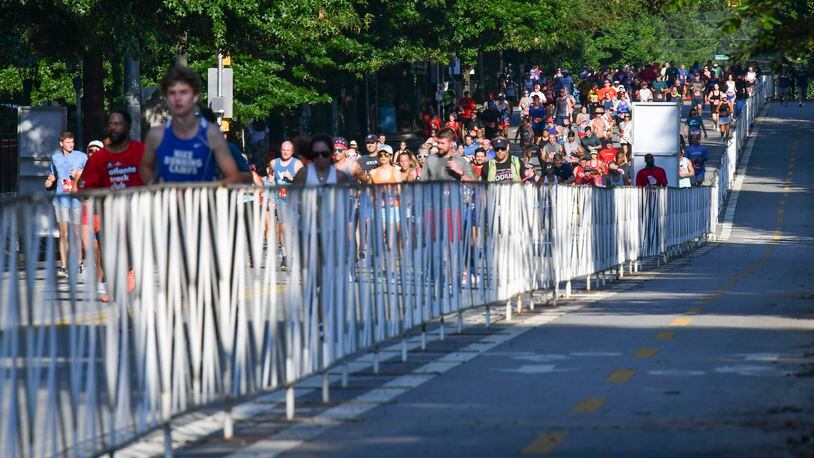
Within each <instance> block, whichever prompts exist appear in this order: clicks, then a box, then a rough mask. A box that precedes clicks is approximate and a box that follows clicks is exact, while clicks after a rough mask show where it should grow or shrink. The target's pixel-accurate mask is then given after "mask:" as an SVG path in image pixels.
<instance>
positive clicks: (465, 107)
mask: <svg viewBox="0 0 814 458" xmlns="http://www.w3.org/2000/svg"><path fill="white" fill-rule="evenodd" d="M459 105H461V111H462V113H461V117H462V118H464V119H472V111H474V110H475V99H473V98H472V97H464V98H462V99H461V101H460V102H459Z"/></svg>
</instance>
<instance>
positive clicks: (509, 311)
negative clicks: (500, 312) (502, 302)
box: [506, 298, 512, 321]
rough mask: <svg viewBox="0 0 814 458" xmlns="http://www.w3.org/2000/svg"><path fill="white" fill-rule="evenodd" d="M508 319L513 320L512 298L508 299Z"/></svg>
mask: <svg viewBox="0 0 814 458" xmlns="http://www.w3.org/2000/svg"><path fill="white" fill-rule="evenodd" d="M506 321H512V299H511V298H509V300H508V301H506Z"/></svg>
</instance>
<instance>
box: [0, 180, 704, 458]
mask: <svg viewBox="0 0 814 458" xmlns="http://www.w3.org/2000/svg"><path fill="white" fill-rule="evenodd" d="M714 191H715V189H714V188H711V187H702V188H693V189H666V188H663V189H641V188H632V187H622V188H613V189H598V188H591V187H578V186H553V187H552V186H535V185H529V184H513V185H485V184H469V183H428V184H409V185H378V186H366V187H342V186H337V187H321V188H294V187H290V188H288V192H287V195H286V196H285V197H283V196H282V193H279V194H278V190H276V189H275V188H266V189H264V188H228V189H227V188H222V187H221V188H218V187H213V186H186V187H156V188H145V189H134V190H126V191H124V192H118V193H92V194H87V195H84V196H82V197H83V198H85V199H86V208H87V220H88V221H89V222H92V221H93V219H94V217H95V216H97V215H98V216H99V220H100V221H99V226H100V227H99V232H98V233H97V234H95V240H96V242H98V247H99V252H100V255H101V259H102V266H103V268H104V269H103V271H104V281H105V283H106V285H107V293H108V296H109V302H101V301H100V300H99V299H100V297H99V294H98V292H97V285H96V272H97V268H96V266H95V265H94V264H95V259H96V258H95V252H96V249H95V248H94V247H95V243H94V231H93V230H92V228H93V224H92V223H89V224H87V225H86V226H83V230H84V231H85V232H84V236H85V237H84V238H85V239H86V241H87V243H86V244H85V251H84V260H85V261H84V275H83V276H80V274H79V269H78V265H79V252H80V250H79V248H78V245H79V241H76V243H75V244H74V249H73V250H72V253H71V256H70V262H69V267H70V268H69V275H70V278H69V279H68V280H66V279H58V278H57V276H56V270H55V266H56V265H57V248H56V242H55V240H54V239H53V238H51V237H50V236H43V235H41V234H49V233H51V232H52V231H53V229H54V227H55V222H54V218H53V208H52V205H51V202H50V200H49V199H46V198H35V197H30V198H18V199H16V200H9V201H3V202H2V203H1V204H0V205H1V206H0V216H1V218H0V247H2V250H0V408H1V409H2V412H4V421H3V422H0V449H2V453H3V456H34V455H36V456H52V455H72V456H80V455H81V456H85V455H93V454H99V453H105V452H107V451H111V450H115V449H117V448H119V447H121V446H122V445H123V444H126V443H128V442H129V441H132V440H134V439H136V438H138V437H140V436H141V435H143V434H145V433H147V432H150V431H153V430H156V429H158V428H162V427H164V428H168V425H169V422H170V421H171V420H172V419H173V418H174V417H176V416H178V415H180V414H184V413H187V412H189V411H190V410H192V409H196V408H199V407H202V406H223V408H224V409H225V410H226V411H227V412H228V411H229V406H230V405H231V404H232V403H233V402H235V401H236V400H238V399H241V398H245V397H248V396H252V395H256V394H259V393H264V392H269V391H271V390H275V389H280V388H285V389H287V390H289V394H290V396H289V401H291V402H290V403H289V409H288V415H289V416H293V415H294V411H293V399H294V397H293V385H294V384H295V383H296V382H297V381H299V380H302V379H303V378H304V377H308V376H311V375H315V374H327V371H328V370H329V368H331V367H334V366H336V365H338V364H343V361H345V360H346V359H347V358H348V357H349V356H350V355H352V354H354V353H358V352H360V351H368V350H371V349H372V350H374V351H375V349H376V348H377V347H378V346H379V345H381V344H382V343H383V342H384V341H387V340H388V339H394V338H404V336H405V335H406V333H407V332H408V331H410V330H413V329H415V328H416V327H418V326H424V325H426V324H427V323H429V322H430V321H433V320H437V319H439V318H441V317H443V316H444V315H449V314H455V313H456V312H460V311H461V310H463V309H466V308H469V307H474V306H480V305H484V304H489V303H494V302H498V301H502V302H505V301H508V300H510V299H512V298H514V297H516V296H517V295H519V294H524V293H527V292H529V291H535V290H540V289H544V288H552V287H553V288H557V287H558V285H560V284H561V283H562V282H569V281H571V280H574V279H577V278H580V277H585V276H589V275H593V274H596V273H597V272H603V271H607V270H610V269H615V268H617V267H619V266H622V265H624V263H626V262H630V263H632V262H635V261H638V260H640V259H641V258H644V257H650V256H662V255H664V254H665V253H666V252H667V250H668V249H671V248H674V247H676V246H679V245H683V244H686V243H688V242H691V241H693V240H699V239H703V237H704V236H705V235H707V234H708V233H709V232H710V231H711V230H712V228H714V222H713V221H712V218H711V217H712V215H713V214H714V213H713V211H712V210H711V206H712V205H713V204H714V197H713V194H712V193H713V192H714ZM278 222H279V223H281V224H282V226H281V231H280V233H279V236H278V233H277V231H276V230H275V225H276V224H277V223H278ZM459 316H460V315H459ZM326 380H327V378H326ZM326 389H327V384H326ZM227 419H228V416H227ZM227 421H228V420H227ZM226 430H227V431H229V430H230V427H229V426H228V425H227V428H226ZM167 431H168V429H167ZM227 434H230V433H229V432H227ZM168 443H169V442H168Z"/></svg>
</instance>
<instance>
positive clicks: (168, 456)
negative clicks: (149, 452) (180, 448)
mask: <svg viewBox="0 0 814 458" xmlns="http://www.w3.org/2000/svg"><path fill="white" fill-rule="evenodd" d="M164 458H172V426H171V425H170V422H169V421H167V422H166V423H165V424H164Z"/></svg>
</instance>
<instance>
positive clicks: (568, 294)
mask: <svg viewBox="0 0 814 458" xmlns="http://www.w3.org/2000/svg"><path fill="white" fill-rule="evenodd" d="M565 297H566V298H571V280H568V281H567V282H565Z"/></svg>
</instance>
